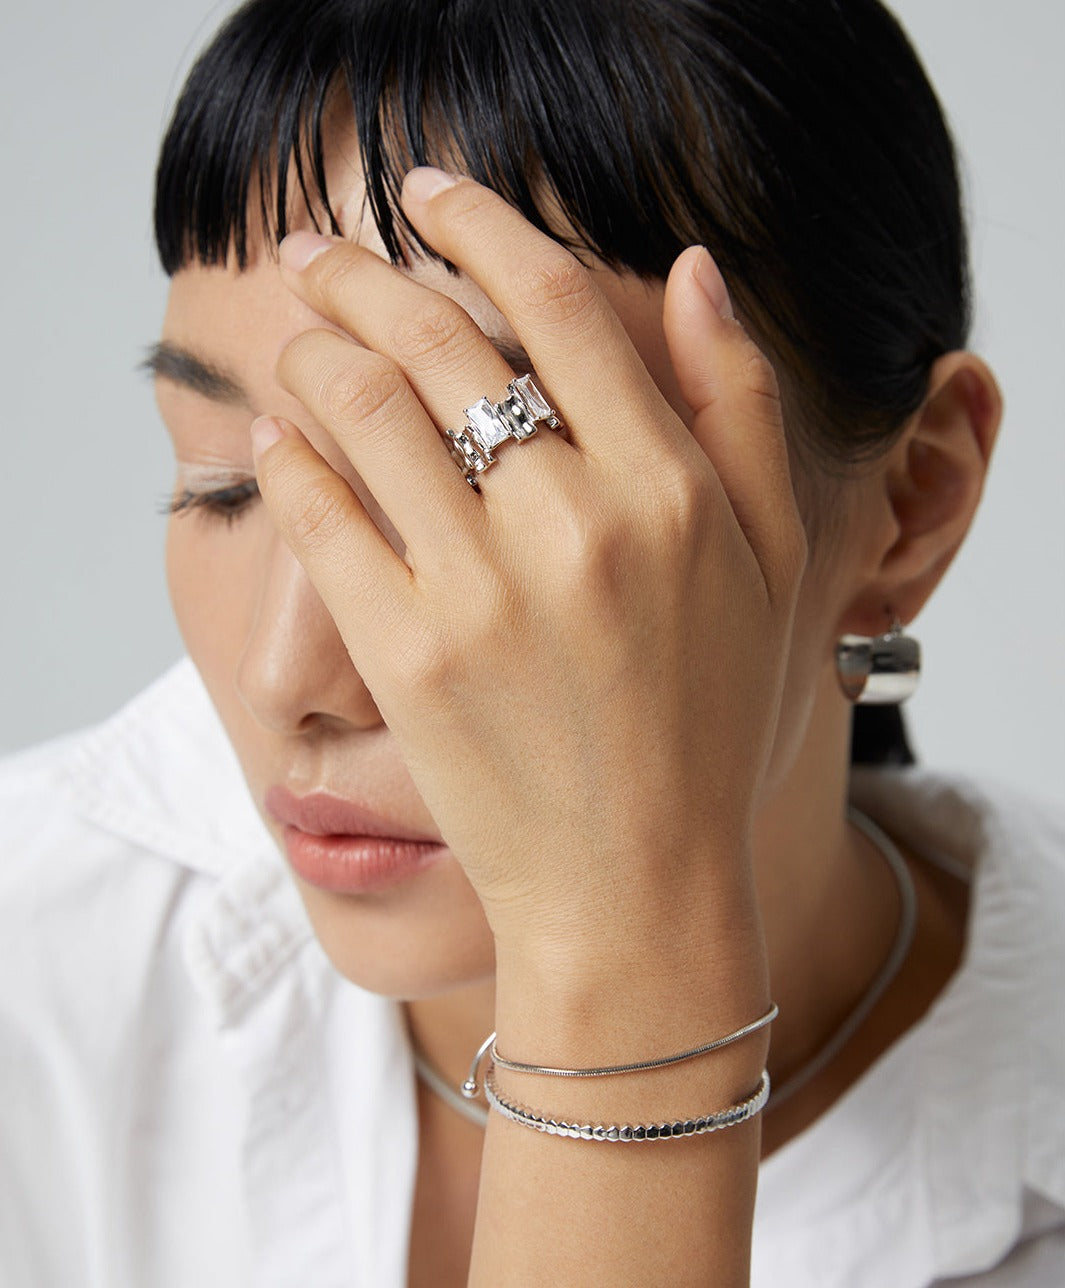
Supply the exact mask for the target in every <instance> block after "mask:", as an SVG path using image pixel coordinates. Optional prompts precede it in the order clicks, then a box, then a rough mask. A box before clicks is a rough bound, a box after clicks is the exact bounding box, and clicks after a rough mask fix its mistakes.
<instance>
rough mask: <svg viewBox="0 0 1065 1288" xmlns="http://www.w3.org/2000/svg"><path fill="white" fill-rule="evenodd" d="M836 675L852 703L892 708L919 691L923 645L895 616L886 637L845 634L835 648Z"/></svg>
mask: <svg viewBox="0 0 1065 1288" xmlns="http://www.w3.org/2000/svg"><path fill="white" fill-rule="evenodd" d="M836 672H837V674H838V676H839V684H840V688H841V689H842V690H843V693H844V695H845V696H846V697H847V698H849V699H850V700H851V702H856V703H859V704H861V705H862V706H893V705H895V704H896V703H899V702H905V701H906V699H907V698H910V697H912V696H913V694H914V692H915V690H916V689H917V683H918V681H919V680H920V678H921V646H920V644H919V643H918V642H917V641H916V640H915V639H914V638H913V636H912V635H907V634H905V632H904V631H903V629H902V623H901V622H900V621H899V619H898V618H897V617H896V618H895V623H894V625H893V626H892V628H891V630H890V631H888V633H887V634H886V635H874V636H868V635H844V636H843V638H842V639H841V640H840V641H839V643H838V644H837V645H836Z"/></svg>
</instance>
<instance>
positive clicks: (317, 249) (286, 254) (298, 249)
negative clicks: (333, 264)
mask: <svg viewBox="0 0 1065 1288" xmlns="http://www.w3.org/2000/svg"><path fill="white" fill-rule="evenodd" d="M339 241H340V238H339V237H323V236H322V235H321V234H320V233H312V232H307V231H304V230H302V229H301V230H300V232H298V233H289V235H288V236H287V237H286V238H285V239H284V241H283V242H282V243H281V250H280V253H281V262H282V264H284V266H285V267H286V268H290V269H292V271H293V272H294V273H300V272H302V271H303V270H304V269H305V268H306V267H307V265H308V264H309V263H310V262H311V260H312V259H317V258H318V256H319V255H324V254H325V252H326V251H327V250H331V249H332V248H333V247H334V246H335V245H336V244H337V243H338V242H339Z"/></svg>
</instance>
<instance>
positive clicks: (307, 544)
mask: <svg viewBox="0 0 1065 1288" xmlns="http://www.w3.org/2000/svg"><path fill="white" fill-rule="evenodd" d="M346 524H347V513H346V508H345V506H344V504H343V502H342V501H341V499H340V497H338V496H337V495H336V494H335V493H333V492H330V491H327V490H326V489H324V488H312V489H310V490H309V491H306V490H305V491H304V492H303V493H302V494H301V495H300V496H299V497H298V499H297V501H296V504H295V505H294V506H293V508H292V511H291V513H290V516H289V521H288V528H289V532H290V533H291V535H292V537H293V539H294V540H295V541H296V543H297V544H298V545H299V546H301V547H302V548H304V549H307V550H317V549H321V548H322V547H323V546H327V545H329V544H330V543H332V542H333V541H335V540H336V538H337V537H338V536H339V535H340V534H341V533H342V532H344V531H345V529H346Z"/></svg>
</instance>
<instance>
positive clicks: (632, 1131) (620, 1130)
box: [484, 1069, 769, 1142]
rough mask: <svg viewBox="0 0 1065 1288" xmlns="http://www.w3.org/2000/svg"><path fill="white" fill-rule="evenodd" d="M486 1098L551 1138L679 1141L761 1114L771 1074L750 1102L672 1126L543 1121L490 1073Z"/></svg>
mask: <svg viewBox="0 0 1065 1288" xmlns="http://www.w3.org/2000/svg"><path fill="white" fill-rule="evenodd" d="M484 1095H485V1099H486V1100H487V1101H488V1103H489V1105H491V1107H492V1108H493V1109H494V1110H495V1111H496V1113H499V1114H502V1115H503V1117H504V1118H507V1119H509V1120H510V1121H511V1122H512V1123H518V1124H519V1125H520V1126H522V1127H531V1128H532V1129H533V1131H542V1132H546V1133H547V1134H548V1135H549V1136H568V1137H569V1138H570V1139H571V1140H599V1141H626V1142H627V1141H637V1140H678V1139H680V1138H682V1137H684V1136H705V1135H706V1133H707V1132H712V1131H722V1130H723V1129H724V1128H726V1127H737V1126H738V1125H739V1124H740V1123H744V1122H747V1120H748V1119H750V1118H753V1117H754V1116H755V1114H758V1113H761V1111H762V1110H763V1109H764V1108H765V1105H766V1101H767V1100H768V1099H769V1071H768V1069H763V1070H762V1077H761V1080H760V1081H759V1083H758V1089H757V1090H756V1091H755V1092H754V1094H753V1095H752V1096H750V1097H749V1098H748V1099H747V1100H744V1101H741V1102H740V1103H739V1104H738V1105H731V1106H730V1107H729V1108H728V1109H722V1110H720V1111H719V1112H717V1113H713V1114H706V1115H705V1116H704V1117H701V1118H688V1119H678V1120H677V1121H676V1122H671V1123H637V1124H635V1125H633V1124H631V1123H626V1124H625V1125H624V1126H619V1125H618V1124H616V1123H615V1124H611V1126H609V1127H608V1126H605V1125H604V1124H602V1123H568V1122H564V1121H561V1120H559V1119H557V1118H543V1117H541V1115H540V1114H537V1113H534V1112H533V1111H532V1110H530V1109H527V1108H525V1107H524V1106H523V1105H515V1104H512V1103H511V1102H510V1101H509V1100H504V1099H503V1097H502V1096H501V1095H500V1094H499V1089H498V1088H497V1086H496V1084H495V1079H494V1078H493V1077H492V1072H491V1070H489V1072H488V1075H487V1076H486V1078H485V1080H484Z"/></svg>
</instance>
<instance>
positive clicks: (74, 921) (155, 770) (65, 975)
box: [0, 661, 269, 1037]
mask: <svg viewBox="0 0 1065 1288" xmlns="http://www.w3.org/2000/svg"><path fill="white" fill-rule="evenodd" d="M264 838H265V842H264ZM268 846H269V840H268V837H266V834H265V829H264V828H263V826H262V824H261V822H260V821H259V819H258V817H257V815H256V814H255V812H254V809H253V807H252V805H251V802H250V799H249V797H248V793H247V790H246V788H245V787H244V784H243V780H242V777H241V775H240V772H239V768H238V767H237V766H236V764H235V761H234V758H233V757H232V753H231V751H230V749H229V747H228V744H227V742H226V740H225V737H224V734H223V733H222V731H221V729H220V727H219V725H218V721H217V718H216V717H215V715H214V713H213V710H212V709H211V707H210V703H209V701H208V699H207V697H206V694H205V693H204V692H203V690H202V685H201V684H200V681H199V678H198V676H197V675H196V673H195V671H194V669H193V668H192V666H191V663H189V662H187V661H182V662H181V663H179V664H178V665H177V666H175V667H173V668H172V669H171V670H170V671H168V672H167V673H166V674H165V675H164V676H162V677H161V678H160V679H159V680H157V681H156V682H155V683H154V684H152V685H151V686H150V687H149V688H148V689H146V690H145V691H144V692H143V693H141V694H139V695H138V696H137V697H135V698H134V699H133V700H132V701H131V702H130V703H128V704H127V705H126V706H125V707H123V708H122V709H121V710H120V711H118V712H117V713H116V714H115V715H114V716H113V717H111V718H110V719H108V720H106V721H104V722H103V723H102V724H100V725H97V726H95V727H93V728H90V729H86V730H82V731H80V732H78V733H75V734H71V735H68V736H65V737H63V738H59V739H55V740H53V741H51V742H48V743H45V744H43V745H41V746H38V747H34V748H30V749H29V750H27V751H23V752H19V753H17V754H15V755H14V756H9V757H7V758H6V759H4V760H3V761H0V943H3V945H4V959H5V966H6V969H5V971H4V972H3V973H2V975H0V1013H2V1015H3V1017H4V1019H5V1021H6V1022H7V1023H8V1024H11V1025H13V1026H14V1029H15V1030H16V1031H17V1032H19V1033H21V1034H23V1036H28V1035H29V1034H31V1033H36V1034H37V1035H38V1037H40V1035H41V1034H42V1033H43V1031H44V1028H46V1027H47V1026H48V1025H51V1024H53V1023H61V1022H65V1021H64V1017H67V1020H69V1016H70V1014H71V1011H72V1009H73V1010H74V1011H77V1010H79V1009H83V1008H81V1007H80V1006H79V1005H77V1004H76V1002H75V999H77V998H82V999H85V998H87V997H89V996H92V997H94V998H96V999H98V998H99V996H103V995H109V996H110V997H111V998H112V999H114V1001H115V1005H114V1006H113V1007H112V1008H110V1010H109V1011H108V1013H107V1014H103V1013H102V1012H99V1008H98V1007H97V1005H96V1002H95V1001H94V1002H93V1004H92V1005H93V1008H94V1011H95V1013H96V1014H97V1020H98V1022H99V1023H101V1024H103V1025H106V1024H108V1023H110V1022H111V1020H112V1019H114V1021H115V1022H116V1023H117V1022H118V1017H119V1011H120V1010H121V1007H120V1006H119V1004H118V999H119V998H120V997H124V996H126V994H127V993H128V994H130V997H131V1001H132V1000H135V999H134V998H133V994H134V993H135V992H136V988H137V985H136V980H137V979H144V978H145V977H146V975H147V974H150V973H151V972H153V971H155V970H158V969H159V968H160V962H161V960H162V957H161V954H164V953H165V954H168V955H169V956H171V957H175V956H177V957H179V956H180V951H181V949H180V945H179V943H178V942H177V939H178V936H177V927H178V925H179V923H180V922H181V920H182V918H183V917H184V915H185V913H186V911H187V905H188V904H189V901H190V900H192V901H193V902H194V901H195V899H196V898H197V897H199V896H200V895H202V894H204V893H206V891H207V890H210V889H212V888H213V887H214V886H215V885H216V884H217V880H216V879H212V878H218V877H221V876H222V875H223V874H224V873H225V872H226V871H227V870H228V869H229V868H231V867H232V866H234V865H235V864H238V863H239V861H240V860H241V858H242V857H244V856H249V855H259V856H260V857H261V855H262V853H263V852H264V850H265V849H266V848H268ZM164 944H165V945H167V947H166V948H165V949H164V947H163V946H164Z"/></svg>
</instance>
